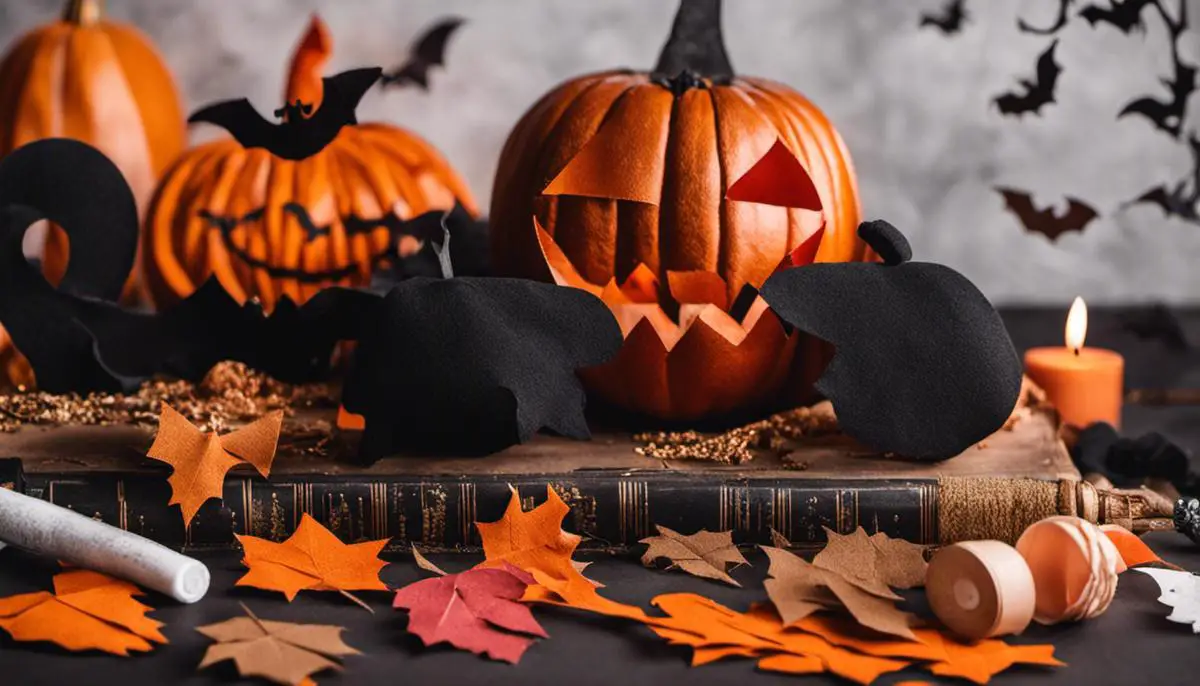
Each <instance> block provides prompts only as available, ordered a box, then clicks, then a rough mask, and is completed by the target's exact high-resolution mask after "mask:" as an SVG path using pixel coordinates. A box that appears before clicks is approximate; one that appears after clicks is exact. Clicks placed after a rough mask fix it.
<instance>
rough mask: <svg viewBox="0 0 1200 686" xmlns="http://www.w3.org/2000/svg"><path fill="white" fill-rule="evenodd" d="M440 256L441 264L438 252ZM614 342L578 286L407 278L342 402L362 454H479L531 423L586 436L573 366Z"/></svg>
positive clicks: (613, 333) (605, 353) (361, 352)
mask: <svg viewBox="0 0 1200 686" xmlns="http://www.w3.org/2000/svg"><path fill="white" fill-rule="evenodd" d="M444 235H448V232H444ZM444 240H445V239H444ZM447 247H448V246H447V244H446V243H445V242H444V243H443V244H442V245H441V246H438V252H439V254H440V255H442V256H445V255H446V250H447ZM443 264H444V265H447V267H446V268H447V269H449V267H448V257H447V261H443ZM622 340H623V338H622V336H621V329H620V327H619V326H618V325H617V322H616V320H615V319H614V318H613V316H612V313H611V312H610V311H609V309H608V306H606V305H605V304H604V303H603V302H601V301H600V299H599V298H596V297H595V296H593V295H591V294H590V293H586V292H584V291H580V290H578V289H574V288H564V287H561V286H555V285H552V284H544V283H536V282H533V281H526V280H524V279H502V278H474V277H458V278H453V277H452V278H444V279H430V278H425V277H417V278H413V279H409V280H407V281H404V282H403V283H400V284H399V285H397V286H396V287H395V288H393V289H392V290H391V291H390V292H388V294H387V295H386V296H384V298H383V301H382V304H381V306H380V308H379V309H378V310H377V314H376V316H375V318H374V322H373V323H372V325H371V326H370V327H369V328H368V330H366V331H364V332H363V336H362V338H361V339H359V342H358V347H357V348H356V349H355V358H354V366H353V368H352V369H351V371H350V373H349V374H348V375H347V378H346V383H345V386H344V387H343V394H342V402H343V404H344V405H345V407H346V409H348V410H350V411H351V412H354V413H356V414H361V415H363V417H364V419H365V420H366V429H365V430H364V432H363V437H362V443H361V445H360V454H361V456H362V458H363V459H365V460H368V461H374V460H377V459H379V458H381V457H385V456H388V455H396V454H403V453H407V452H411V451H422V452H436V453H444V454H458V455H486V454H489V453H493V452H497V451H499V450H502V449H504V448H507V447H508V446H511V445H515V444H517V443H522V442H525V441H527V440H529V439H530V438H531V437H532V436H533V434H534V433H535V432H537V431H538V430H540V429H547V430H550V431H553V432H554V433H557V434H559V435H562V436H567V437H570V438H576V439H586V438H589V437H590V436H591V433H590V431H589V430H588V426H587V422H586V420H585V419H584V415H583V410H584V406H585V404H586V398H585V396H584V391H583V386H582V385H581V384H580V382H579V378H578V377H577V376H576V370H578V369H581V368H584V367H591V366H595V365H599V364H603V363H604V362H606V361H608V360H609V359H611V358H612V357H613V356H615V355H616V354H617V351H618V350H620V348H621V343H622Z"/></svg>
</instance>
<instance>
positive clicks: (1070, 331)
mask: <svg viewBox="0 0 1200 686" xmlns="http://www.w3.org/2000/svg"><path fill="white" fill-rule="evenodd" d="M1087 323H1088V315H1087V303H1085V302H1083V298H1080V297H1076V298H1075V302H1072V303H1071V310H1070V312H1067V331H1066V339H1067V347H1068V348H1070V349H1071V350H1074V351H1075V354H1076V355H1078V354H1079V349H1080V348H1082V347H1083V340H1084V339H1085V338H1087Z"/></svg>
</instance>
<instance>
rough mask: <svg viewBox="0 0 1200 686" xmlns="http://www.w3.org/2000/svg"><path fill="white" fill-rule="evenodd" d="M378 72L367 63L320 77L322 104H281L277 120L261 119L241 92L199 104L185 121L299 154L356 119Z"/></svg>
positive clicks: (283, 153)
mask: <svg viewBox="0 0 1200 686" xmlns="http://www.w3.org/2000/svg"><path fill="white" fill-rule="evenodd" d="M382 72H383V70H382V69H380V68H378V67H372V68H368V69H352V70H350V71H344V72H342V73H340V74H336V75H334V76H327V77H325V78H324V79H321V83H322V84H323V94H322V96H321V106H320V107H318V108H317V109H316V111H315V112H312V105H311V104H307V103H301V102H295V103H288V104H285V105H284V106H283V108H282V109H279V110H276V111H275V116H276V117H283V121H282V122H280V123H274V122H270V121H268V120H266V119H264V118H263V116H262V115H261V114H259V113H258V110H256V109H254V106H253V105H251V104H250V101H249V100H247V99H246V98H241V99H239V100H226V101H224V102H218V103H215V104H212V105H208V106H206V107H203V108H201V109H200V110H198V111H197V112H195V113H193V114H192V116H190V117H188V122H189V123H193V122H208V123H210V124H216V125H217V126H220V127H222V128H224V129H225V130H227V131H229V133H230V134H232V135H233V137H234V138H235V139H236V140H237V142H238V143H241V144H242V146H243V147H245V148H263V149H265V150H267V151H268V152H270V153H271V154H272V155H275V156H276V157H282V158H284V159H289V160H302V159H305V158H306V157H311V156H312V155H315V154H317V153H318V152H320V151H321V150H322V149H324V148H325V146H326V145H328V144H329V143H330V142H332V141H333V139H334V138H336V137H337V135H338V133H339V132H340V131H341V130H342V127H344V126H353V125H354V124H357V123H358V119H357V117H356V116H355V114H354V110H355V109H356V108H357V107H358V103H359V101H360V100H362V97H363V95H365V94H366V92H367V91H368V90H369V89H370V88H371V86H373V85H374V84H375V82H376V81H378V80H379V75H380V74H381V73H382ZM309 112H311V115H310V114H308V113H309Z"/></svg>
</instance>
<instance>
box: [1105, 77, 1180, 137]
mask: <svg viewBox="0 0 1200 686" xmlns="http://www.w3.org/2000/svg"><path fill="white" fill-rule="evenodd" d="M1159 81H1161V82H1162V83H1163V85H1165V86H1166V87H1167V89H1168V90H1170V92H1171V95H1170V98H1169V99H1166V100H1163V99H1160V98H1155V97H1150V96H1147V97H1143V98H1138V99H1137V100H1134V101H1133V102H1130V103H1129V104H1128V105H1125V107H1124V108H1122V109H1121V112H1120V113H1119V114H1117V118H1118V119H1120V118H1121V117H1124V116H1125V115H1128V114H1140V115H1141V116H1143V117H1145V118H1146V119H1149V120H1150V122H1151V123H1152V124H1154V127H1155V128H1157V129H1159V130H1160V131H1164V132H1166V133H1168V134H1170V135H1171V136H1172V137H1174V138H1178V137H1179V134H1180V133H1182V132H1183V122H1184V119H1185V115H1186V113H1187V104H1188V98H1190V97H1191V96H1192V93H1194V92H1196V68H1195V67H1193V66H1191V65H1189V64H1184V63H1183V62H1181V61H1180V60H1179V59H1178V58H1176V59H1175V75H1174V77H1173V78H1170V79H1159Z"/></svg>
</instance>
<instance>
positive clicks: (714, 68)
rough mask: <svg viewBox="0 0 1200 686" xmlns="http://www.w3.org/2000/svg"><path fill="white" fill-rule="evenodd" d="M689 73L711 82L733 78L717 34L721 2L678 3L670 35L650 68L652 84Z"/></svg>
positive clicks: (685, 0) (688, 0) (695, 0)
mask: <svg viewBox="0 0 1200 686" xmlns="http://www.w3.org/2000/svg"><path fill="white" fill-rule="evenodd" d="M686 72H693V73H695V74H698V75H699V76H701V77H704V78H707V79H709V80H711V81H712V82H714V83H728V82H729V81H730V80H732V79H733V65H731V64H730V63H729V55H728V54H726V52H725V38H724V36H722V34H721V0H680V3H679V11H678V12H677V13H676V14H675V24H674V25H673V26H672V27H671V36H670V38H668V39H667V44H666V45H665V46H663V49H662V53H661V54H660V55H659V56H658V65H657V66H656V67H654V74H653V76H654V78H655V80H656V81H659V82H661V81H663V80H671V79H676V77H678V76H679V75H681V74H684V73H686Z"/></svg>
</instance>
